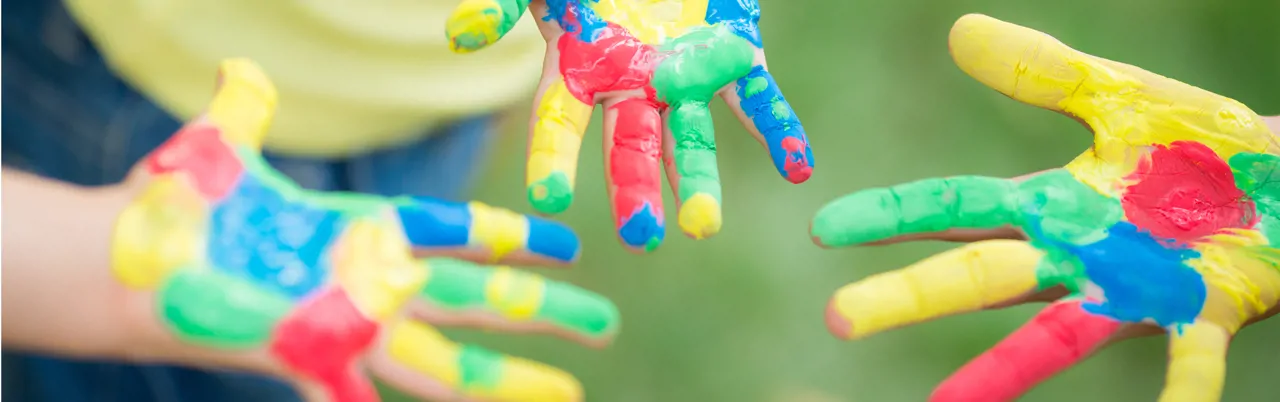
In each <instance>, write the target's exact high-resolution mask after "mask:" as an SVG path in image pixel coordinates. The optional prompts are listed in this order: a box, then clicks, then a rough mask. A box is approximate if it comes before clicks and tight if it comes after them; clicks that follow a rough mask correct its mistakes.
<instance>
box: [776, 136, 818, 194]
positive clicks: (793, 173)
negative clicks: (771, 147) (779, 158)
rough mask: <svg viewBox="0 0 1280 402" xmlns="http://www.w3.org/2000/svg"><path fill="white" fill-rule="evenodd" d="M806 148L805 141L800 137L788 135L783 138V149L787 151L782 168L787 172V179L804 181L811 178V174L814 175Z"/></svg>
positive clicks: (798, 181) (794, 181) (797, 181)
mask: <svg viewBox="0 0 1280 402" xmlns="http://www.w3.org/2000/svg"><path fill="white" fill-rule="evenodd" d="M804 149H805V143H804V141H801V140H800V139H799V138H796V137H787V138H783V139H782V150H783V151H786V152H787V158H786V162H783V163H784V164H783V166H782V170H785V171H786V172H787V181H790V182H792V183H804V181H805V180H809V176H812V175H813V166H809V161H808V160H807V159H806V157H805V154H804ZM793 156H794V157H793Z"/></svg>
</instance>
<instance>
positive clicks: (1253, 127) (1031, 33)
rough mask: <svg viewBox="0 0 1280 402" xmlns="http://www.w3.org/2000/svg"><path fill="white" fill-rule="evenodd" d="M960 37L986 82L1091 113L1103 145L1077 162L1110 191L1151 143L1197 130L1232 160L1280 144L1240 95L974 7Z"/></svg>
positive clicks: (959, 55)
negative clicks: (1117, 58)
mask: <svg viewBox="0 0 1280 402" xmlns="http://www.w3.org/2000/svg"><path fill="white" fill-rule="evenodd" d="M950 44H951V54H952V57H953V58H954V59H955V62H956V64H957V65H958V66H959V67H960V69H961V70H964V72H965V73H967V74H969V75H970V76H972V77H973V78H975V79H977V80H978V81H981V82H982V83H983V84H986V85H987V86H989V87H991V88H994V89H995V90H997V91H1000V92H1001V93H1003V94H1005V95H1008V96H1009V97H1011V98H1014V99H1017V100H1019V101H1022V102H1024V103H1027V104H1031V105H1035V106H1038V107H1042V108H1045V109H1049V110H1054V111H1058V112H1061V113H1065V114H1067V115H1070V116H1075V117H1077V118H1079V119H1081V120H1083V121H1084V122H1086V123H1088V124H1089V127H1091V128H1092V129H1093V131H1094V147H1093V148H1092V149H1090V150H1088V151H1086V152H1085V153H1084V154H1082V155H1080V156H1079V157H1077V158H1076V159H1075V160H1073V161H1072V162H1071V163H1069V164H1068V165H1067V169H1068V170H1069V171H1071V172H1072V174H1074V175H1075V176H1076V177H1078V178H1080V179H1081V181H1083V182H1085V183H1086V184H1088V185H1090V186H1092V187H1094V188H1095V189H1097V190H1098V191H1100V192H1102V193H1103V194H1108V195H1115V194H1116V193H1117V192H1118V190H1119V188H1120V187H1121V183H1120V180H1121V179H1122V177H1123V176H1125V175H1127V174H1129V173H1130V172H1132V171H1133V168H1134V166H1135V164H1136V162H1137V161H1138V157H1139V156H1140V153H1139V152H1137V151H1138V150H1139V148H1140V147H1144V146H1149V145H1154V144H1169V143H1171V142H1174V141H1178V140H1195V141H1198V142H1201V143H1203V144H1206V145H1209V146H1211V147H1213V149H1214V151H1215V152H1217V153H1218V155H1219V156H1221V157H1222V158H1223V160H1227V159H1229V158H1230V157H1231V156H1232V155H1235V154H1237V153H1240V152H1258V153H1263V152H1278V151H1280V147H1277V145H1276V143H1275V141H1274V140H1273V139H1272V134H1271V132H1270V131H1269V130H1268V129H1267V127H1266V125H1265V124H1264V123H1263V121H1262V119H1261V118H1260V117H1258V115H1257V114H1255V113H1254V112H1253V111H1252V110H1250V109H1249V108H1248V107H1246V106H1245V105H1243V104H1241V103H1240V102H1237V101H1235V100H1232V99H1228V98H1225V97H1223V96H1221V95H1217V94H1214V93H1212V92H1208V91H1205V90H1202V89H1200V88H1196V87H1193V86H1190V85H1187V84H1184V83H1181V82H1178V81H1175V80H1172V79H1169V78H1165V77H1162V76H1160V75H1157V74H1154V73H1151V72H1148V71H1145V70H1142V69H1140V68H1137V67H1134V66H1130V65H1127V64H1122V63H1117V62H1114V61H1110V60H1105V59H1101V58H1097V57H1094V56H1091V55H1088V54H1085V53H1082V52H1079V51H1077V50H1075V49H1072V48H1070V47H1068V46H1067V45H1065V44H1063V43H1062V42H1059V41H1058V40H1057V39H1054V38H1053V37H1051V36H1049V35H1047V34H1044V33H1042V32H1039V31H1035V30H1032V29H1030V28H1026V27H1022V26H1018V25H1014V24H1010V23H1007V22H1003V21H999V20H996V19H993V18H991V17H987V16H984V15H978V14H970V15H966V16H964V17H961V18H960V20H959V21H957V22H956V24H955V26H954V27H952V29H951V37H950Z"/></svg>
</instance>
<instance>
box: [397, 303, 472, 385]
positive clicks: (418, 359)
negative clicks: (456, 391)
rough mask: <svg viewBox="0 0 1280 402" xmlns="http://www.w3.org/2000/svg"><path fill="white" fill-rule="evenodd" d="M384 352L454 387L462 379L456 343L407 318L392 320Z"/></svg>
mask: <svg viewBox="0 0 1280 402" xmlns="http://www.w3.org/2000/svg"><path fill="white" fill-rule="evenodd" d="M387 353H388V354H390V355H391V358H393V359H395V360H396V361H398V362H400V364H403V365H404V366H405V367H408V368H409V369H410V370H413V371H416V372H418V373H420V374H422V375H425V376H427V377H430V378H433V379H435V380H437V381H440V382H441V383H442V384H443V385H444V386H446V387H449V388H456V387H457V386H458V384H459V383H460V380H461V379H462V375H461V372H460V371H459V367H458V353H459V348H458V344H456V343H453V342H450V341H449V340H448V339H446V338H445V337H444V335H441V334H440V332H439V331H436V330H435V329H434V328H431V327H429V326H427V325H426V324H421V323H418V322H414V321H409V320H401V321H397V322H395V323H393V324H391V339H390V340H389V341H388V343H387Z"/></svg>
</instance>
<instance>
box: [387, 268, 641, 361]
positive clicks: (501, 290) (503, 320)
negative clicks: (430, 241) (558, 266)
mask: <svg viewBox="0 0 1280 402" xmlns="http://www.w3.org/2000/svg"><path fill="white" fill-rule="evenodd" d="M424 264H425V265H426V267H427V272H428V274H427V281H426V286H424V287H423V288H422V292H421V297H420V298H419V300H418V302H417V303H414V304H412V305H411V306H412V307H411V311H412V312H413V314H414V316H415V317H416V318H419V319H423V320H425V321H427V322H429V323H431V324H432V325H438V326H461V327H471V328H484V329H491V330H499V331H511V332H527V333H550V334H553V335H556V336H559V337H561V338H565V339H568V340H571V341H575V342H578V343H581V344H584V345H587V346H592V347H602V346H604V345H606V344H608V343H609V342H610V341H611V340H612V339H613V336H614V335H615V334H617V332H618V327H619V322H620V320H619V315H618V308H617V307H616V306H614V304H613V303H612V302H610V301H609V299H606V298H605V297H603V296H600V295H599V294H596V293H593V292H589V291H586V290H583V289H581V288H578V287H575V286H573V285H569V284H566V283H562V282H557V281H552V280H548V279H546V278H543V277H541V276H538V275H534V274H531V273H528V272H524V271H520V270H515V269H512V268H509V267H505V266H500V267H482V266H479V265H476V264H473V263H470V262H466V261H462V260H455V259H447V258H433V259H429V260H426V261H424Z"/></svg>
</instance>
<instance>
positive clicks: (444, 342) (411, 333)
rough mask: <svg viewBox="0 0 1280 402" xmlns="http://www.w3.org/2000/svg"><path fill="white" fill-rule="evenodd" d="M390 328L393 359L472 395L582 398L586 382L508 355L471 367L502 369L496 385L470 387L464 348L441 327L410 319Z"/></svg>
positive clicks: (533, 401)
mask: <svg viewBox="0 0 1280 402" xmlns="http://www.w3.org/2000/svg"><path fill="white" fill-rule="evenodd" d="M390 331H391V338H390V341H389V342H388V346H387V351H388V353H389V354H390V355H391V357H392V358H393V359H395V360H396V361H398V362H400V364H402V365H404V366H405V367H407V368H409V369H410V370H413V371H415V372H417V373H420V374H422V375H424V376H427V377H430V378H434V379H436V380H438V381H439V382H440V383H442V384H443V385H444V386H446V387H449V388H450V389H455V390H460V391H461V392H462V393H464V394H466V395H467V396H469V397H471V398H474V399H479V400H486V401H521V402H579V401H582V384H581V383H579V382H578V380H577V379H575V378H573V376H571V375H569V374H568V373H565V372H564V371H561V370H557V369H555V368H552V367H549V366H547V365H544V364H541V363H537V362H533V361H529V360H525V359H518V358H512V357H507V356H503V357H502V359H501V361H500V362H501V363H500V364H501V367H492V368H490V367H471V368H469V369H483V370H501V373H500V374H498V376H499V377H498V378H499V379H498V383H497V384H496V386H493V387H476V386H470V387H468V386H466V385H465V384H462V375H461V374H462V372H461V370H463V369H464V368H462V367H460V366H459V355H460V352H461V349H460V348H459V347H458V345H457V344H455V343H453V342H450V341H449V340H448V339H445V337H444V335H441V334H440V332H439V331H436V330H435V329H433V328H431V327H429V326H427V325H425V324H421V323H417V322H413V321H409V320H402V321H398V322H396V323H394V324H392V326H391V330H390ZM460 388H461V389H460Z"/></svg>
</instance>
